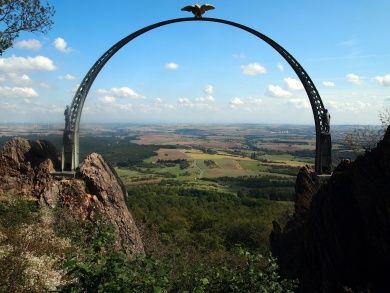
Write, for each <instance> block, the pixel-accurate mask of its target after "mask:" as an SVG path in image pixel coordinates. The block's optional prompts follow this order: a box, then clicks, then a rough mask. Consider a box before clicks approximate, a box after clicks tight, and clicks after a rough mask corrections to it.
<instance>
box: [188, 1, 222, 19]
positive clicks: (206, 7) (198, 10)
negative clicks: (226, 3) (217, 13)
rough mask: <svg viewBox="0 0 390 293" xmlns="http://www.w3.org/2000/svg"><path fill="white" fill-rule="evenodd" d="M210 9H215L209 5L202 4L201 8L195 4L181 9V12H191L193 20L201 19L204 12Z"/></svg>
mask: <svg viewBox="0 0 390 293" xmlns="http://www.w3.org/2000/svg"><path fill="white" fill-rule="evenodd" d="M212 9H215V7H214V6H213V5H211V4H203V5H202V6H200V5H199V4H195V5H188V6H186V7H183V8H182V9H181V10H182V11H188V12H192V13H193V14H194V16H195V18H202V15H203V14H204V13H205V12H206V11H208V10H212Z"/></svg>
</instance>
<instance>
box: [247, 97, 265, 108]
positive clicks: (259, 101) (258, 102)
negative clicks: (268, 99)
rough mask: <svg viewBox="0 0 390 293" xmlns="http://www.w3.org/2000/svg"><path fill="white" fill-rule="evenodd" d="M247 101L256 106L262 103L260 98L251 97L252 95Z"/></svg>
mask: <svg viewBox="0 0 390 293" xmlns="http://www.w3.org/2000/svg"><path fill="white" fill-rule="evenodd" d="M249 102H250V103H251V104H252V105H255V106H258V105H260V104H262V103H263V100H262V99H260V98H252V97H249Z"/></svg>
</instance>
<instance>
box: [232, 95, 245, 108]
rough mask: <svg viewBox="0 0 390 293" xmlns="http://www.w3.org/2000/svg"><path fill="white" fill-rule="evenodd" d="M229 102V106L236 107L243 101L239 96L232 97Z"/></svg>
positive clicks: (242, 103)
mask: <svg viewBox="0 0 390 293" xmlns="http://www.w3.org/2000/svg"><path fill="white" fill-rule="evenodd" d="M229 104H230V108H233V109H234V108H238V107H240V106H242V105H244V101H243V100H241V99H240V98H237V97H235V98H234V99H232V100H231V101H230V103H229Z"/></svg>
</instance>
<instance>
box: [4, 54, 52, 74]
mask: <svg viewBox="0 0 390 293" xmlns="http://www.w3.org/2000/svg"><path fill="white" fill-rule="evenodd" d="M55 69H56V67H55V65H54V63H53V61H52V60H51V59H49V58H47V57H45V56H36V57H16V56H11V57H8V58H0V71H3V72H17V71H33V70H37V71H39V70H42V71H53V70H55Z"/></svg>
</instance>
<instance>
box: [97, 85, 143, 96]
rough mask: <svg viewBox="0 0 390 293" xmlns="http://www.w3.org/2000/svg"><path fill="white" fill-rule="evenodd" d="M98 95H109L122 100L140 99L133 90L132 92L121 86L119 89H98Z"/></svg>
mask: <svg viewBox="0 0 390 293" xmlns="http://www.w3.org/2000/svg"><path fill="white" fill-rule="evenodd" d="M97 93H98V94H103V95H111V96H115V97H122V98H133V99H136V98H140V95H139V94H137V93H136V92H135V91H134V90H132V89H131V88H129V87H126V86H123V87H120V88H117V87H113V88H111V89H108V90H106V89H98V90H97Z"/></svg>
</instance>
